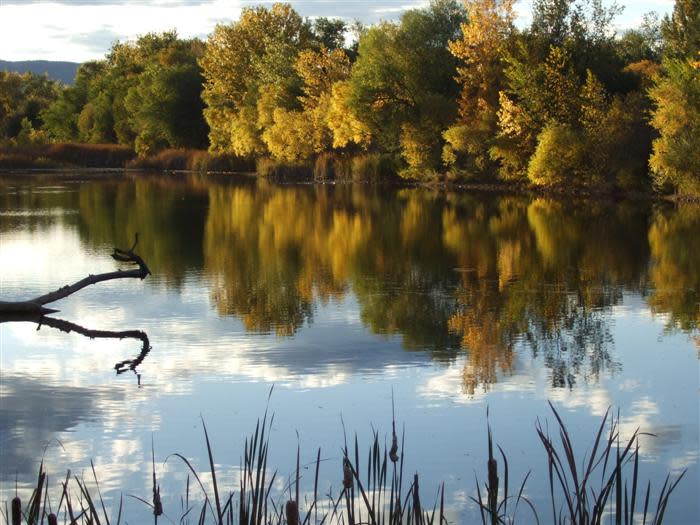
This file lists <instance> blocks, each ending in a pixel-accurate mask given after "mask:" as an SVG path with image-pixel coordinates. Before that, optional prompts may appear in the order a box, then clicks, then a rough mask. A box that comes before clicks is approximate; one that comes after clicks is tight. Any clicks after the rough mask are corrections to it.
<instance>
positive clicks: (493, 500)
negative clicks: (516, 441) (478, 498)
mask: <svg viewBox="0 0 700 525" xmlns="http://www.w3.org/2000/svg"><path fill="white" fill-rule="evenodd" d="M488 471H489V486H488V507H489V510H490V511H491V522H492V523H494V524H496V523H498V511H497V509H498V463H497V462H496V460H495V459H494V458H490V459H489V462H488Z"/></svg>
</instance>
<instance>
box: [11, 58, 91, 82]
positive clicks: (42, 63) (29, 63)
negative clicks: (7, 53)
mask: <svg viewBox="0 0 700 525" xmlns="http://www.w3.org/2000/svg"><path fill="white" fill-rule="evenodd" d="M78 66H80V64H79V63H77V62H58V61H53V60H22V61H20V62H10V61H8V60H0V71H14V72H15V73H26V72H27V71H29V72H32V73H37V74H39V75H43V74H44V73H46V74H47V75H48V76H49V78H51V79H53V80H60V81H61V82H63V83H64V84H72V83H73V79H74V78H75V72H76V71H77V70H78Z"/></svg>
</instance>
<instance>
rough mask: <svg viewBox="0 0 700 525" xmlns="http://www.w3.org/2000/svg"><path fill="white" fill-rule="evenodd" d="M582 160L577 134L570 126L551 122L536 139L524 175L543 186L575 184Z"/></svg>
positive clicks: (579, 139) (582, 151)
mask: <svg viewBox="0 0 700 525" xmlns="http://www.w3.org/2000/svg"><path fill="white" fill-rule="evenodd" d="M583 157H584V147H583V145H582V137H581V135H580V133H578V132H577V131H575V130H574V129H573V128H571V126H567V125H565V124H559V123H558V122H552V123H550V124H548V125H547V126H546V127H545V128H544V129H543V130H542V132H541V133H540V134H539V136H538V137H537V148H536V149H535V153H534V155H533V156H532V157H531V158H530V164H529V165H528V168H527V176H528V178H529V179H530V181H531V182H532V183H534V184H537V185H542V186H551V185H558V184H563V183H565V182H570V181H576V180H577V178H578V177H577V175H578V174H579V170H580V169H581V162H582V161H583Z"/></svg>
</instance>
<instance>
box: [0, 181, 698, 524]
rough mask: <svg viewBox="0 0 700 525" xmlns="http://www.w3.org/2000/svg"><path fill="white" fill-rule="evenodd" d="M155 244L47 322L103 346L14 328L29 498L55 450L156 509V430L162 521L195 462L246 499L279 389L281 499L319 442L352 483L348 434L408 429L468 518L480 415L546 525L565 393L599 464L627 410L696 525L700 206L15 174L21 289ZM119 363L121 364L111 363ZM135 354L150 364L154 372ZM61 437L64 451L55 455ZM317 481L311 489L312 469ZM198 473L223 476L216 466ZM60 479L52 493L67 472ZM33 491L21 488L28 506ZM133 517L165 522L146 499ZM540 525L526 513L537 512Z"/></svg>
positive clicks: (5, 214)
mask: <svg viewBox="0 0 700 525" xmlns="http://www.w3.org/2000/svg"><path fill="white" fill-rule="evenodd" d="M135 232H139V234H140V241H139V246H138V249H137V251H138V252H139V253H140V254H141V255H142V256H143V258H144V259H145V260H146V261H147V263H148V264H149V266H150V268H151V270H152V272H153V275H152V276H150V277H148V278H147V279H146V280H145V281H143V282H140V281H137V280H118V281H111V282H107V283H101V284H99V285H96V286H92V287H89V288H87V289H84V290H82V291H80V292H79V293H77V294H75V295H72V296H70V297H69V298H67V299H64V300H62V301H60V302H59V303H56V306H57V308H59V309H60V312H59V313H57V314H54V316H53V317H55V318H58V319H62V320H65V321H69V322H71V323H76V324H79V325H81V326H83V327H84V328H87V329H94V330H111V331H122V330H141V331H143V332H145V333H147V334H148V338H149V340H150V345H151V346H152V349H151V351H150V353H148V354H147V355H143V354H142V353H141V348H142V344H141V341H139V340H135V339H122V340H118V339H90V338H88V337H84V336H81V335H79V334H77V333H75V332H72V333H68V334H67V333H63V332H61V331H60V330H58V329H55V328H51V327H49V326H43V327H41V328H40V329H38V330H37V326H36V325H35V324H32V323H16V322H14V323H3V324H0V358H1V365H2V369H1V374H2V375H1V378H0V379H1V381H0V409H1V411H0V467H1V468H0V483H1V487H2V497H3V500H7V499H8V498H9V497H10V496H11V495H13V494H14V486H15V479H16V478H17V479H19V482H20V489H22V490H25V489H26V487H27V486H28V484H30V483H32V482H33V481H34V479H35V475H36V471H37V468H38V461H39V460H40V459H41V455H42V451H43V450H44V449H45V447H47V445H48V448H46V462H47V464H48V468H49V475H50V476H52V479H53V481H54V482H56V481H57V480H58V479H59V478H61V477H62V476H64V474H65V470H66V469H68V468H70V469H71V470H72V472H73V473H74V474H75V473H80V472H85V474H86V476H87V473H88V472H89V465H90V459H92V460H93V461H94V463H95V467H96V470H97V473H98V476H99V478H100V482H101V488H102V491H103V494H104V496H105V497H106V499H107V502H108V503H109V504H111V505H114V504H115V502H117V501H118V499H119V495H120V494H121V493H124V494H137V495H139V496H141V497H144V498H145V499H147V500H150V454H151V439H153V440H154V442H155V450H156V461H157V469H158V474H159V479H160V482H161V491H162V493H163V499H164V504H165V509H166V513H168V514H169V515H171V516H172V517H174V518H177V517H178V516H179V510H180V503H179V501H180V500H179V498H180V495H181V494H182V493H183V492H184V486H185V482H186V478H187V470H186V467H185V466H184V464H182V463H181V462H179V460H176V459H172V458H171V459H169V460H168V461H167V462H164V461H165V459H166V457H167V456H168V455H169V454H171V453H174V452H178V453H181V454H183V455H185V456H187V457H188V458H190V459H191V461H192V463H193V464H194V465H196V466H197V467H198V469H199V470H200V471H206V470H208V463H207V457H206V446H205V442H204V439H203V432H202V423H201V419H200V416H202V417H203V418H204V420H205V422H206V424H207V428H208V430H209V434H210V437H211V439H212V445H213V448H214V453H215V459H216V462H217V468H218V470H219V472H220V477H221V478H222V479H220V482H222V483H223V484H224V485H226V486H227V487H230V488H235V489H236V490H237V488H238V487H237V479H238V472H239V471H238V467H237V466H238V465H239V464H240V456H241V454H242V450H243V441H244V438H245V436H246V435H249V434H250V433H251V432H252V431H253V430H254V427H255V423H256V420H257V418H259V417H261V416H262V414H263V412H264V410H265V406H266V402H267V394H268V391H269V390H270V387H271V386H272V385H274V391H273V394H272V397H271V400H270V410H271V411H272V412H274V414H275V420H274V425H273V433H272V439H271V453H270V454H271V458H270V461H271V463H272V464H273V465H274V466H275V467H276V468H277V469H278V473H279V483H278V484H277V487H276V488H277V490H280V491H281V490H283V489H284V486H285V484H286V482H287V480H288V478H289V477H290V476H291V474H292V472H293V470H294V464H295V461H296V447H297V444H299V445H300V447H301V454H302V463H309V462H311V461H313V460H314V459H315V457H316V450H317V447H319V446H320V447H321V448H322V457H323V458H324V459H328V461H324V463H323V466H322V469H321V478H322V480H323V484H324V492H327V490H328V489H329V487H331V486H332V487H333V488H332V490H333V492H334V493H335V494H337V493H338V492H339V490H338V487H339V486H340V484H341V479H342V472H341V461H340V457H341V454H340V448H341V446H342V443H343V426H342V423H341V416H342V419H343V421H344V423H345V427H346V429H348V432H349V434H350V435H352V434H353V433H354V432H357V433H358V435H359V439H360V442H361V443H363V442H364V443H367V444H368V443H369V439H370V437H371V435H372V429H373V428H374V429H377V430H378V431H379V433H380V435H381V436H386V435H390V432H391V396H392V391H393V393H394V397H395V403H396V418H397V420H398V421H399V423H400V424H402V425H403V424H405V428H406V451H405V452H406V462H407V463H406V465H407V466H406V469H407V471H408V472H413V471H415V470H418V471H419V472H420V474H421V481H422V483H421V486H422V489H423V497H424V499H426V500H428V501H429V502H430V503H431V504H432V500H433V494H434V493H435V491H437V487H438V484H439V483H440V482H442V481H444V482H445V489H446V498H447V502H448V506H449V516H450V518H451V520H452V521H453V522H461V523H466V522H469V521H470V520H472V519H473V518H474V517H475V516H476V514H475V508H474V506H473V504H472V503H471V502H470V499H469V498H470V496H473V495H475V491H476V488H475V482H474V474H475V472H476V473H477V474H478V475H479V477H480V478H481V479H484V477H485V475H486V474H485V473H486V460H485V457H486V431H485V430H486V409H487V406H488V407H489V412H490V420H491V424H492V426H493V429H494V434H495V439H496V441H497V442H498V443H499V444H500V445H501V446H502V447H503V449H504V450H505V451H506V452H507V454H508V456H509V458H510V465H511V479H514V480H518V481H519V480H520V479H522V477H523V476H524V475H525V474H526V473H527V471H528V470H530V469H532V471H533V472H532V475H531V477H530V480H529V481H528V485H527V488H526V493H527V494H528V495H529V496H530V498H531V499H532V500H533V501H534V502H535V504H536V506H538V507H539V508H541V509H542V510H541V513H540V514H541V515H540V518H541V519H542V520H543V522H547V520H549V519H550V512H549V510H548V509H549V502H548V499H547V498H548V496H547V494H548V489H547V484H548V482H547V478H546V461H545V459H544V458H545V456H544V452H543V449H542V445H541V444H540V443H539V441H538V438H537V435H536V433H535V429H534V428H535V422H536V420H537V418H540V420H542V421H549V422H550V423H552V420H553V418H552V415H551V412H549V409H548V405H547V401H548V400H549V401H551V402H552V403H553V404H554V405H555V406H556V407H557V409H558V410H559V411H560V412H561V414H562V415H563V417H564V418H565V420H566V422H567V424H568V425H569V429H570V431H571V432H572V434H573V435H574V438H575V445H576V446H577V449H578V452H579V457H580V458H581V459H582V458H583V455H584V454H585V452H586V451H588V450H589V449H590V447H591V444H592V438H593V433H594V431H595V427H596V426H597V425H598V424H599V421H600V418H601V417H602V415H603V414H604V413H605V411H606V410H607V408H608V407H610V406H611V407H613V408H614V409H615V410H617V409H618V408H619V410H620V413H621V420H622V432H623V434H625V433H626V434H629V433H630V432H632V431H633V430H634V429H636V428H640V429H641V430H642V431H643V432H649V433H653V434H654V435H655V437H648V438H643V439H642V441H641V451H640V452H641V457H642V463H641V477H642V479H644V480H645V482H646V479H651V480H652V486H653V487H654V488H655V489H656V491H658V489H659V487H660V485H661V484H662V483H663V480H664V478H665V476H666V474H667V473H669V472H670V473H672V474H674V475H678V474H679V473H680V472H682V471H683V469H688V473H687V474H686V478H685V479H684V480H683V481H682V482H681V485H680V486H679V487H678V489H677V493H676V494H675V495H674V497H673V498H672V500H671V507H670V514H669V516H668V522H669V523H698V522H700V510H699V507H698V498H697V495H698V491H699V486H698V478H699V474H698V472H699V468H698V462H699V459H698V418H699V409H698V351H699V350H698V349H699V345H700V339H699V334H698V323H699V321H700V306H699V301H700V206H692V205H681V206H675V207H674V206H668V205H660V204H654V205H652V204H648V203H646V204H639V203H626V202H621V203H614V204H613V203H603V202H598V201H594V200H585V201H584V200H581V201H572V202H569V201H556V200H548V199H542V198H525V197H496V196H491V195H467V194H451V193H447V194H445V193H438V192H431V191H425V190H414V189H411V190H394V189H388V188H369V187H363V186H342V187H332V186H323V187H318V186H274V185H270V184H268V183H265V182H254V181H238V182H235V181H231V180H230V179H229V180H227V179H206V178H201V177H184V176H183V177H175V176H171V177H165V176H163V177H154V176H151V177H137V176H129V177H121V178H117V177H113V178H112V177H110V178H107V177H105V178H101V179H99V180H91V181H81V180H79V179H78V178H75V177H73V178H71V177H63V178H57V177H48V176H47V177H38V176H37V177H31V178H28V177H25V178H8V177H5V178H3V179H0V235H1V237H0V261H1V265H2V270H1V271H0V286H1V294H0V295H1V296H2V299H3V300H19V299H23V298H29V297H32V296H33V295H38V294H40V293H44V292H46V291H49V290H52V289H54V288H56V287H58V286H60V285H63V284H67V283H70V282H73V281H76V280H78V279H80V278H82V277H84V276H85V275H87V274H89V273H98V272H102V271H112V270H114V269H115V268H117V267H118V265H117V263H116V262H115V261H113V260H112V259H111V258H110V257H109V254H110V252H111V249H112V247H113V246H119V247H129V246H130V245H131V243H132V241H133V237H134V233H135ZM124 361H132V363H125V364H124V363H123V364H122V365H121V367H120V370H125V371H124V372H123V373H120V374H117V373H116V372H115V364H117V363H122V362H124ZM129 364H131V365H132V367H134V366H133V365H137V366H135V367H134V368H135V369H134V370H130V369H129ZM59 443H60V444H59ZM305 475H306V477H305V479H303V480H302V486H304V484H306V488H307V489H309V490H311V488H312V485H313V469H312V468H311V469H309V470H307V471H305ZM203 477H204V482H205V483H206V482H207V480H206V476H203ZM56 484H57V483H56ZM25 494H26V493H25ZM126 514H127V517H128V519H129V521H130V522H131V523H138V522H146V521H148V520H150V519H152V518H151V517H150V516H151V514H150V510H149V509H148V508H147V507H146V506H145V505H143V504H142V503H140V502H138V501H137V500H135V499H131V498H128V499H127V500H126ZM528 521H529V518H523V522H528Z"/></svg>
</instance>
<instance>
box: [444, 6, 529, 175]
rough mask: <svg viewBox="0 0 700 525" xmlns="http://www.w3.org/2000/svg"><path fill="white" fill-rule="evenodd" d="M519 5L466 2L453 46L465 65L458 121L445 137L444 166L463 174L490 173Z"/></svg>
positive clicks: (459, 78)
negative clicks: (491, 150) (515, 7)
mask: <svg viewBox="0 0 700 525" xmlns="http://www.w3.org/2000/svg"><path fill="white" fill-rule="evenodd" d="M513 4H514V0H465V7H466V11H467V21H466V22H464V23H463V24H462V26H461V29H462V36H461V38H459V39H458V40H454V41H452V42H450V43H449V45H448V48H449V50H450V52H451V53H452V54H453V55H454V56H455V57H456V58H457V59H459V60H460V64H461V65H460V66H459V67H458V68H457V77H456V80H457V81H458V82H459V84H460V86H461V94H460V97H459V118H458V121H457V123H456V124H455V125H453V126H451V127H450V128H449V129H448V130H447V131H446V132H445V133H444V138H445V141H446V144H445V147H444V149H443V160H444V162H445V163H446V164H447V165H448V166H451V167H452V168H453V169H455V168H457V169H460V168H461V171H462V173H465V172H471V173H483V172H484V171H485V170H488V169H489V168H490V167H491V162H490V159H489V146H490V141H491V138H492V137H493V136H494V135H495V133H496V130H497V123H498V115H497V113H498V107H499V91H500V89H501V84H502V79H503V63H502V57H503V56H504V54H505V52H506V49H507V46H508V42H509V40H510V37H511V35H512V32H513V20H514V18H515V14H514V12H513Z"/></svg>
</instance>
